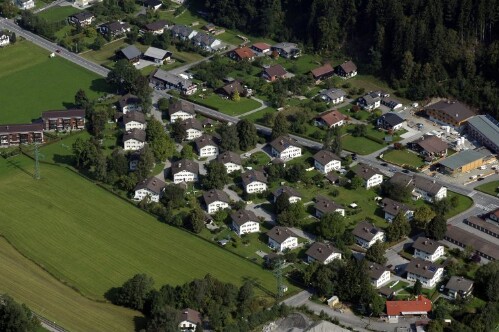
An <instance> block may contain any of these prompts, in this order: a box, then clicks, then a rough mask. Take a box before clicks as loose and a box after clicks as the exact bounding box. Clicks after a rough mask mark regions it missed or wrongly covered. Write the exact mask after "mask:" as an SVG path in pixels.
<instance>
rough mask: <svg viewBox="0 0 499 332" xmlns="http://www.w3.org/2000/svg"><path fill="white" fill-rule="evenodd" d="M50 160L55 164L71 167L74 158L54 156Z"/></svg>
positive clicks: (70, 156)
mask: <svg viewBox="0 0 499 332" xmlns="http://www.w3.org/2000/svg"><path fill="white" fill-rule="evenodd" d="M52 159H53V161H54V162H55V163H56V164H65V165H70V166H72V165H73V163H74V157H73V156H72V155H60V154H55V155H54V156H53V157H52Z"/></svg>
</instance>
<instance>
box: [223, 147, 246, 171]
mask: <svg viewBox="0 0 499 332" xmlns="http://www.w3.org/2000/svg"><path fill="white" fill-rule="evenodd" d="M217 161H218V162H219V163H222V164H223V165H224V166H225V169H226V170H227V173H228V174H230V173H232V172H235V171H241V170H242V169H243V166H242V165H243V163H242V161H241V157H240V156H239V155H238V154H237V153H235V152H232V151H225V152H224V153H221V154H219V155H218V157H217Z"/></svg>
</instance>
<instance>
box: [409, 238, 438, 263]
mask: <svg viewBox="0 0 499 332" xmlns="http://www.w3.org/2000/svg"><path fill="white" fill-rule="evenodd" d="M412 247H413V248H414V257H416V258H420V259H423V260H425V261H429V262H435V261H436V260H437V259H439V258H440V257H442V256H443V255H444V246H443V245H442V244H441V243H440V242H438V241H434V240H430V239H428V238H425V237H418V238H417V239H416V241H414V243H413V244H412Z"/></svg>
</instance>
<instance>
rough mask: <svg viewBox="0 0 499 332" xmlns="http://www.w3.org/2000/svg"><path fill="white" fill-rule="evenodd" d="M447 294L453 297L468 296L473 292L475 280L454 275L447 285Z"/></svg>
mask: <svg viewBox="0 0 499 332" xmlns="http://www.w3.org/2000/svg"><path fill="white" fill-rule="evenodd" d="M445 289H446V290H447V294H448V295H449V296H450V297H451V298H453V299H457V298H458V297H460V298H463V299H464V298H467V297H468V296H470V295H471V293H472V292H473V281H472V280H469V279H466V278H464V277H459V276H452V277H450V279H449V281H448V282H447V284H446V285H445Z"/></svg>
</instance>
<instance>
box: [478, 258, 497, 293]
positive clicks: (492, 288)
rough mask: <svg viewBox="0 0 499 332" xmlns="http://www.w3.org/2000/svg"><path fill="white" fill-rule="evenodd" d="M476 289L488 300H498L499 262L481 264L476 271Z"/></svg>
mask: <svg viewBox="0 0 499 332" xmlns="http://www.w3.org/2000/svg"><path fill="white" fill-rule="evenodd" d="M475 281H476V284H477V289H478V291H480V293H482V294H483V295H485V297H486V298H487V299H488V300H489V301H495V302H497V301H499V262H498V261H494V262H490V263H489V264H486V265H482V266H480V268H479V269H478V270H477V272H476V277H475Z"/></svg>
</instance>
